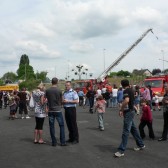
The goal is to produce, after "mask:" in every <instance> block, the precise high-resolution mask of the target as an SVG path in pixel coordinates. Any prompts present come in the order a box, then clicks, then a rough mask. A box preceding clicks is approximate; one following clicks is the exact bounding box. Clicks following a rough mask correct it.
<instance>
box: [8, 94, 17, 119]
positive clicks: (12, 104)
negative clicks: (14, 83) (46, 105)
mask: <svg viewBox="0 0 168 168" xmlns="http://www.w3.org/2000/svg"><path fill="white" fill-rule="evenodd" d="M9 107H10V116H9V119H12V120H14V119H15V113H16V109H17V104H16V102H15V97H14V95H13V93H11V95H10V97H9Z"/></svg>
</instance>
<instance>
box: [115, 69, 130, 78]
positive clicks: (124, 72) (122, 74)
mask: <svg viewBox="0 0 168 168" xmlns="http://www.w3.org/2000/svg"><path fill="white" fill-rule="evenodd" d="M130 75H131V73H130V72H128V71H123V70H121V71H118V72H117V76H124V77H127V76H130Z"/></svg>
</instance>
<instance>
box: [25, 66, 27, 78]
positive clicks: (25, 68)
mask: <svg viewBox="0 0 168 168" xmlns="http://www.w3.org/2000/svg"><path fill="white" fill-rule="evenodd" d="M26 75H27V74H26V63H25V81H26Z"/></svg>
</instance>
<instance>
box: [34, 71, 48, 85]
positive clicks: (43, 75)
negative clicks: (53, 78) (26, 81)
mask: <svg viewBox="0 0 168 168" xmlns="http://www.w3.org/2000/svg"><path fill="white" fill-rule="evenodd" d="M47 73H48V72H47V71H41V72H37V73H36V79H40V80H41V81H43V82H44V81H45V80H46V78H47Z"/></svg>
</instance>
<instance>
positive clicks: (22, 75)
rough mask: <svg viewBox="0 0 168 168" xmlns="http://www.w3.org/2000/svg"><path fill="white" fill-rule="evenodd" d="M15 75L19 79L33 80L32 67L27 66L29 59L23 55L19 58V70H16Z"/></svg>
mask: <svg viewBox="0 0 168 168" xmlns="http://www.w3.org/2000/svg"><path fill="white" fill-rule="evenodd" d="M17 74H18V78H19V79H24V80H29V79H35V74H34V70H33V67H32V66H31V65H29V57H28V56H27V55H25V54H24V55H22V56H21V58H20V64H19V69H18V70H17Z"/></svg>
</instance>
